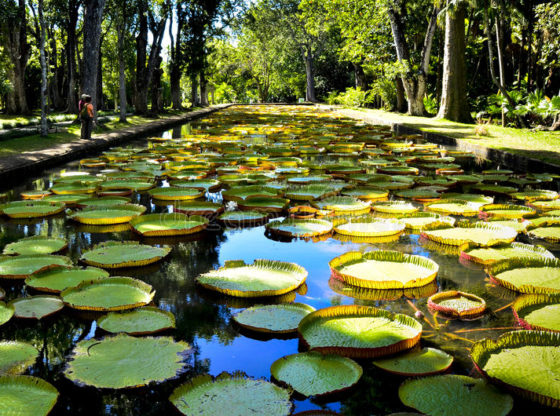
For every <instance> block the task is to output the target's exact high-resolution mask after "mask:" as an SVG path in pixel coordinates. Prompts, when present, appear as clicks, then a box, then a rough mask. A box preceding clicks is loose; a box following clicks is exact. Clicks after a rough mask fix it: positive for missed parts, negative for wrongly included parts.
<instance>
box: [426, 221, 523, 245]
mask: <svg viewBox="0 0 560 416" xmlns="http://www.w3.org/2000/svg"><path fill="white" fill-rule="evenodd" d="M422 236H423V237H425V238H427V239H429V240H432V241H435V242H436V243H440V244H448V245H451V246H462V245H463V244H472V245H475V246H481V247H491V246H495V245H498V244H509V243H512V242H513V241H514V240H515V238H516V237H517V231H515V230H514V229H513V228H507V227H500V226H496V225H492V223H473V224H461V226H460V227H455V228H452V227H447V228H439V229H430V227H428V228H427V229H426V230H425V231H423V232H422Z"/></svg>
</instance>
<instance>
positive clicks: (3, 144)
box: [0, 111, 181, 157]
mask: <svg viewBox="0 0 560 416" xmlns="http://www.w3.org/2000/svg"><path fill="white" fill-rule="evenodd" d="M180 113H181V112H180V111H169V112H168V113H166V114H165V115H164V116H160V118H159V119H165V118H166V117H169V116H172V115H177V114H180ZM150 121H154V118H149V117H142V116H131V117H128V122H127V123H121V122H119V121H118V119H116V120H113V121H111V122H108V123H105V124H104V125H102V126H99V127H97V128H96V129H95V132H94V136H95V134H102V133H107V132H110V131H113V130H118V129H122V128H126V127H132V126H138V125H141V124H146V123H149V122H150ZM79 138H80V126H79V125H75V126H74V125H73V126H72V127H70V128H68V129H67V130H66V131H63V132H59V133H53V134H49V136H48V137H41V136H40V135H38V134H36V135H33V136H26V137H19V138H17V139H8V140H2V141H0V157H5V156H11V155H15V154H19V153H23V152H31V151H36V150H42V149H47V148H49V147H53V146H56V145H58V144H62V143H68V142H71V141H74V140H76V139H79Z"/></svg>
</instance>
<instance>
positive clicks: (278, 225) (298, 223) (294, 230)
mask: <svg viewBox="0 0 560 416" xmlns="http://www.w3.org/2000/svg"><path fill="white" fill-rule="evenodd" d="M266 229H267V230H268V231H269V232H271V233H272V234H277V235H280V236H284V237H295V238H308V237H318V236H320V235H325V234H328V233H330V232H331V231H332V229H333V225H332V223H331V222H329V221H326V220H321V219H301V220H300V219H294V218H286V219H285V220H283V221H272V222H269V223H268V224H267V225H266Z"/></svg>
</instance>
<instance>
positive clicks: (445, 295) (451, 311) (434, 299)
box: [428, 290, 486, 319]
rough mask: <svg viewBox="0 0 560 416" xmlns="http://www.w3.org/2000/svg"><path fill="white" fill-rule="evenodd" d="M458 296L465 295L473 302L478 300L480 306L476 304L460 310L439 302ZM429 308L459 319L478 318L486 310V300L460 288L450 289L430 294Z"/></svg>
mask: <svg viewBox="0 0 560 416" xmlns="http://www.w3.org/2000/svg"><path fill="white" fill-rule="evenodd" d="M457 297H464V298H467V299H469V300H471V301H473V302H477V303H478V304H479V306H475V307H472V308H469V309H466V310H463V311H459V310H457V309H455V308H451V307H448V306H443V305H440V304H439V302H441V301H443V300H447V299H453V298H457ZM428 308H430V309H431V310H434V311H438V312H441V313H442V314H444V315H447V316H452V317H455V318H459V319H471V318H477V317H479V316H480V315H482V314H484V313H485V312H486V301H485V300H484V299H482V298H481V297H480V296H476V295H474V294H472V293H467V292H460V291H458V290H448V291H445V292H440V293H436V294H435V295H433V296H430V298H429V299H428Z"/></svg>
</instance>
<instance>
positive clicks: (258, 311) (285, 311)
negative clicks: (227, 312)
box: [233, 303, 315, 334]
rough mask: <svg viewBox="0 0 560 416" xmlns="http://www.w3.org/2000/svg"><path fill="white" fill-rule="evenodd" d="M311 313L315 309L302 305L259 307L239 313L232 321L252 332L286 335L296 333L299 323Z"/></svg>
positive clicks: (288, 304)
mask: <svg viewBox="0 0 560 416" xmlns="http://www.w3.org/2000/svg"><path fill="white" fill-rule="evenodd" d="M313 311H315V308H313V307H312V306H309V305H305V304H303V303H284V304H279V305H259V306H253V307H251V308H248V309H245V310H243V311H241V312H239V313H238V314H237V315H234V316H233V319H234V320H235V322H237V323H238V324H239V325H241V326H242V327H244V328H247V329H249V330H252V331H257V332H266V333H278V334H287V333H290V332H296V331H297V328H298V325H299V323H300V321H301V320H302V319H303V318H304V317H305V316H307V315H308V314H310V313H311V312H313Z"/></svg>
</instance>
